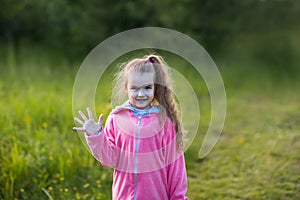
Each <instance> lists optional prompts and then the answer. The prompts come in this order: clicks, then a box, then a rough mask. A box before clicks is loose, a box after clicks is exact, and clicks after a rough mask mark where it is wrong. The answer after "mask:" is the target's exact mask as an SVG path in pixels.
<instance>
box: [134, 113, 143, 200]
mask: <svg viewBox="0 0 300 200" xmlns="http://www.w3.org/2000/svg"><path fill="white" fill-rule="evenodd" d="M141 119H142V116H138V124H137V125H138V135H137V141H136V149H135V164H134V182H135V187H134V200H136V193H137V190H138V182H137V167H138V160H139V158H138V153H139V148H140V136H141Z"/></svg>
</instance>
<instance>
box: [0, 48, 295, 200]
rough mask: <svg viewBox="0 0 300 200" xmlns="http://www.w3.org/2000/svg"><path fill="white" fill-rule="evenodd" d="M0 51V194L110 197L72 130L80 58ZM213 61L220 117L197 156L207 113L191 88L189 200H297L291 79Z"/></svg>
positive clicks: (105, 108) (108, 177) (107, 180)
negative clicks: (210, 144) (193, 127)
mask: <svg viewBox="0 0 300 200" xmlns="http://www.w3.org/2000/svg"><path fill="white" fill-rule="evenodd" d="M1 56H2V58H1V61H0V69H1V73H0V99H1V101H0V165H1V166H0V174H1V176H0V199H109V198H111V181H112V170H110V169H107V168H104V167H101V166H100V164H99V163H98V162H97V161H95V159H94V158H93V157H92V156H91V155H90V153H89V152H88V151H87V150H86V149H85V147H84V146H83V144H82V142H81V141H80V139H79V137H78V136H77V134H76V133H75V132H73V131H72V127H73V116H72V87H73V82H74V79H75V75H76V72H77V70H78V68H79V65H80V64H79V63H71V62H69V61H67V60H64V59H63V58H60V59H59V58H57V57H53V56H47V54H46V53H43V52H42V51H40V49H37V50H35V49H31V51H28V50H26V49H20V50H19V53H18V54H15V51H14V50H13V49H12V48H5V49H4V48H3V49H1ZM220 63H221V64H220V69H221V73H222V75H223V79H224V83H225V87H226V92H227V117H226V122H225V126H224V129H223V133H222V136H221V138H220V140H219V141H218V143H217V145H216V146H215V148H214V149H213V151H212V152H211V153H210V154H209V155H208V156H207V157H205V158H204V159H202V160H200V159H199V158H198V152H199V148H200V145H201V141H202V138H203V134H204V133H205V131H206V129H207V124H208V122H209V118H210V113H209V109H207V105H209V102H208V96H207V93H205V91H204V89H203V88H195V90H196V91H199V93H200V94H198V95H199V101H200V108H201V111H203V112H201V120H203V121H201V123H200V128H199V133H198V135H197V138H196V139H195V141H194V142H193V144H192V146H191V147H190V148H189V149H188V151H187V152H186V153H185V156H186V164H187V170H188V182H189V188H188V196H189V198H190V199H251V200H252V199H270V200H274V199H299V198H300V175H299V171H300V154H299V152H300V135H299V128H300V104H299V102H300V101H299V100H300V99H299V98H300V97H299V95H298V92H297V91H298V89H299V81H298V80H297V75H295V74H294V76H289V75H288V74H284V75H282V74H278V73H272V70H267V69H265V68H260V67H258V66H256V67H252V66H248V67H247V66H246V67H245V66H242V65H241V64H236V63H233V64H224V63H225V62H220ZM248 65H250V64H248ZM189 74H190V75H189V76H191V74H193V73H189ZM291 77H292V78H291ZM190 78H191V79H190V80H193V82H196V81H197V77H190ZM197 84H198V83H194V86H193V87H197ZM198 85H199V84H198ZM101 87H103V88H105V87H104V86H100V87H99V88H100V90H101V91H104V89H103V88H102V89H101ZM106 92H107V93H105V96H106V97H109V94H110V93H109V91H106ZM97 99H99V102H102V101H103V99H102V98H101V95H100V97H99V96H98V97H97ZM107 101H108V100H107V98H106V102H104V103H103V104H99V105H97V108H96V110H97V112H98V113H99V112H106V113H107V112H109V110H110V107H109V102H107Z"/></svg>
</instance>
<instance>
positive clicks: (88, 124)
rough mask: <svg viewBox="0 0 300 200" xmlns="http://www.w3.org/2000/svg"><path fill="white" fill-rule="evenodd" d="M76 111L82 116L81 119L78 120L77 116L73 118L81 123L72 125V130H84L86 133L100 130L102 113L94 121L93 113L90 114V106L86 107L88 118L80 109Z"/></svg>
mask: <svg viewBox="0 0 300 200" xmlns="http://www.w3.org/2000/svg"><path fill="white" fill-rule="evenodd" d="M78 113H79V115H80V116H81V117H82V119H83V121H82V120H80V119H79V118H77V117H75V118H74V119H75V121H76V122H78V123H79V124H81V125H82V127H73V130H75V131H84V132H86V133H87V134H88V135H95V134H97V133H99V132H100V131H101V130H102V120H103V115H102V114H101V115H100V116H99V120H98V122H95V120H94V117H93V114H92V112H91V110H90V108H87V113H88V117H89V118H87V117H86V115H85V114H84V113H83V112H81V111H78Z"/></svg>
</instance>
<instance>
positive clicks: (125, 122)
mask: <svg viewBox="0 0 300 200" xmlns="http://www.w3.org/2000/svg"><path fill="white" fill-rule="evenodd" d="M158 113H159V109H158V107H157V106H153V107H152V108H151V109H149V110H146V111H141V110H137V109H135V108H133V107H132V106H130V104H128V103H127V104H124V105H123V106H120V107H117V108H116V109H114V110H113V111H112V112H111V114H110V115H109V116H108V119H107V120H106V125H105V128H104V129H103V130H102V131H101V132H100V133H99V134H98V135H91V136H88V135H86V140H87V143H88V146H89V148H90V150H91V151H92V153H93V155H94V157H95V158H96V159H97V160H98V161H100V162H101V164H102V165H103V166H107V167H112V168H114V178H113V186H112V190H113V199H114V200H123V199H124V200H125V199H126V200H129V199H130V200H131V199H132V200H148V199H149V200H154V199H159V200H167V199H170V200H175V199H176V200H177V199H180V200H182V199H184V200H186V199H188V198H187V197H186V196H185V194H186V191H187V175H186V168H185V161H184V155H183V152H181V153H178V151H177V150H176V132H175V130H174V126H173V123H172V121H171V120H170V119H169V118H168V117H166V118H165V119H159V114H158Z"/></svg>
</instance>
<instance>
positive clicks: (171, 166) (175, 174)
mask: <svg viewBox="0 0 300 200" xmlns="http://www.w3.org/2000/svg"><path fill="white" fill-rule="evenodd" d="M166 131H167V132H166V133H165V134H167V135H168V137H167V138H168V139H167V140H168V141H167V143H168V144H167V146H169V147H167V148H166V156H167V157H166V158H167V160H168V161H167V162H168V165H167V179H168V188H167V189H168V194H169V199H170V200H187V199H188V197H186V196H185V195H186V192H187V174H186V167H185V160H184V154H183V151H180V152H179V151H178V150H177V149H176V131H175V129H174V125H173V123H172V122H171V120H170V121H169V123H168V128H167V130H166Z"/></svg>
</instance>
